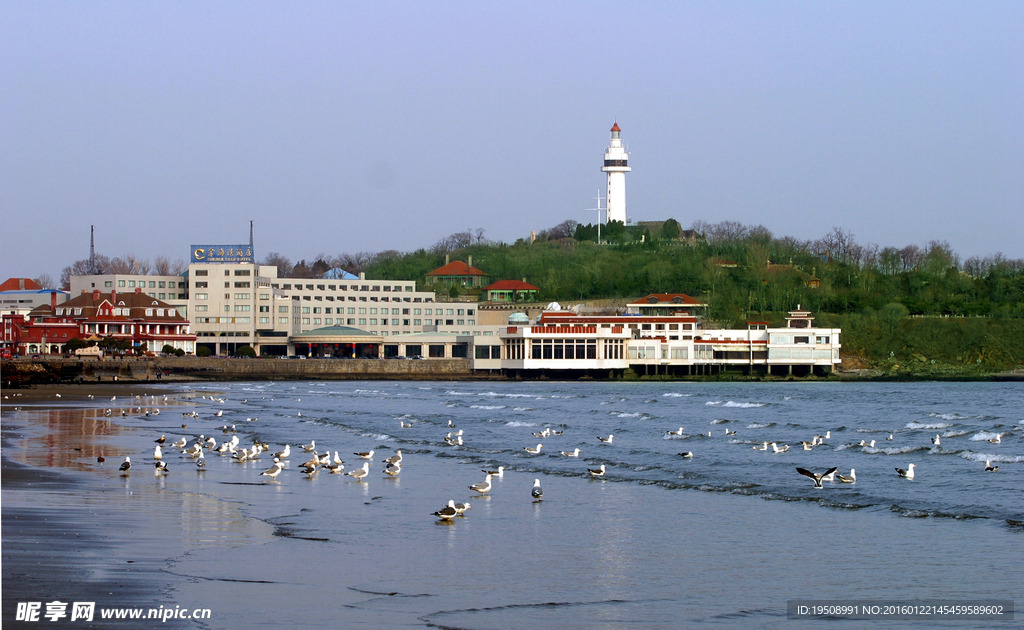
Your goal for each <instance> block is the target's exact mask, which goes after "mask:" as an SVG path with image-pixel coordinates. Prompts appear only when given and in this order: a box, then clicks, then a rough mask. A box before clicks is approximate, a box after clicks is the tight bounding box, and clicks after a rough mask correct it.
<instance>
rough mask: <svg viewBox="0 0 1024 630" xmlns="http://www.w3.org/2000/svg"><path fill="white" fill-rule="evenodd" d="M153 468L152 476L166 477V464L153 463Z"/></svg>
mask: <svg viewBox="0 0 1024 630" xmlns="http://www.w3.org/2000/svg"><path fill="white" fill-rule="evenodd" d="M153 464H154V466H155V468H154V469H153V474H155V475H166V474H167V462H153Z"/></svg>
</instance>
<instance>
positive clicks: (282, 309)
mask: <svg viewBox="0 0 1024 630" xmlns="http://www.w3.org/2000/svg"><path fill="white" fill-rule="evenodd" d="M277 312H278V313H287V312H288V307H287V306H278V307H277Z"/></svg>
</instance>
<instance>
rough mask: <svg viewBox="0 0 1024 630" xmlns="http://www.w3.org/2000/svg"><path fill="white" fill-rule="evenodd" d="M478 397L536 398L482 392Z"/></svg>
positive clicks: (525, 395) (524, 395)
mask: <svg viewBox="0 0 1024 630" xmlns="http://www.w3.org/2000/svg"><path fill="white" fill-rule="evenodd" d="M477 395H478V396H488V397H490V398H536V396H534V395H533V394H503V393H500V392H481V393H479V394H477Z"/></svg>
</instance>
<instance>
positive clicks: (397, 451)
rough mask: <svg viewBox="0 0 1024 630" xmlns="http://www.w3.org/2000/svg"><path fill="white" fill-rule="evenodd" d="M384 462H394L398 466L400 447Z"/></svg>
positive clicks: (400, 461) (400, 454) (400, 453)
mask: <svg viewBox="0 0 1024 630" xmlns="http://www.w3.org/2000/svg"><path fill="white" fill-rule="evenodd" d="M384 463H385V464H394V465H396V466H398V465H399V464H401V463H402V449H398V450H396V451H395V454H394V455H392V456H391V457H389V458H387V459H385V460H384Z"/></svg>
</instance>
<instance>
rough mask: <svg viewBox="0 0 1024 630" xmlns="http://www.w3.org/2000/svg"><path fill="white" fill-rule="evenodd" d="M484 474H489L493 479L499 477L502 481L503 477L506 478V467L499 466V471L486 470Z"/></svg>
mask: <svg viewBox="0 0 1024 630" xmlns="http://www.w3.org/2000/svg"><path fill="white" fill-rule="evenodd" d="M484 472H485V473H487V474H488V475H490V476H492V477H497V478H499V479H501V478H502V477H504V476H505V467H504V466H498V469H497V470H485V471H484Z"/></svg>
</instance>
